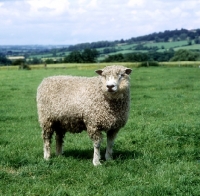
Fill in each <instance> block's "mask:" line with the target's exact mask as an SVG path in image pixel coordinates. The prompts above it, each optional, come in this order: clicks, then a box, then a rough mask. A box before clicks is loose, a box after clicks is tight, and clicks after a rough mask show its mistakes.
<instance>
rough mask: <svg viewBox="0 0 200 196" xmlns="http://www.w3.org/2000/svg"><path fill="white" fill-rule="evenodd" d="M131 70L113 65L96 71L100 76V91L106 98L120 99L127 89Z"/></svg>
mask: <svg viewBox="0 0 200 196" xmlns="http://www.w3.org/2000/svg"><path fill="white" fill-rule="evenodd" d="M131 72H132V70H131V69H129V68H126V67H123V66H118V65H113V66H108V67H105V68H104V69H101V70H96V73H97V74H99V75H100V76H101V81H102V90H103V92H104V94H105V95H106V96H107V97H108V98H122V97H123V93H124V92H125V91H127V89H129V79H130V78H129V75H130V74H131Z"/></svg>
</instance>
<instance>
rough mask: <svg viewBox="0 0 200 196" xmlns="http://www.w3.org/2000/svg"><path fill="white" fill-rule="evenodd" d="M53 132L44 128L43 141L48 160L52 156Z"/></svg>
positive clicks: (45, 155)
mask: <svg viewBox="0 0 200 196" xmlns="http://www.w3.org/2000/svg"><path fill="white" fill-rule="evenodd" d="M52 135H53V132H48V131H44V130H43V141H44V159H46V160H48V159H49V158H50V156H51V146H50V145H51V138H52Z"/></svg>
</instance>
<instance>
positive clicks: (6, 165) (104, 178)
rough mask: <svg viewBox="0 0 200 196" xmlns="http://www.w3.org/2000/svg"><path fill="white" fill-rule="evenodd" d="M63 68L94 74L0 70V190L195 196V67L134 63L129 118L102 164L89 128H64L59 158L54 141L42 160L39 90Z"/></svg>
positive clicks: (198, 158) (199, 91)
mask: <svg viewBox="0 0 200 196" xmlns="http://www.w3.org/2000/svg"><path fill="white" fill-rule="evenodd" d="M63 74H70V75H81V76H93V75H95V74H94V68H93V67H92V68H91V69H76V68H69V69H47V70H43V69H40V70H31V71H19V70H12V69H9V70H1V71H0V86H1V91H0V100H1V106H0V195H6V196H9V195H10V196H11V195H17V196H18V195H20V196H21V195H26V196H29V195H31V196H33V195H34V196H35V195H45V196H46V195H59V196H60V195H63V196H64V195H65V196H66V195H70V196H71V195H72V196H73V195H76V196H79V195H80V196H84V195H87V196H88V195H91V196H94V195H100V196H102V195H109V196H110V195H114V196H118V195H119V196H121V195H127V196H129V195H130V196H132V195H138V196H140V195H145V196H146V195H147V196H152V195H153V196H160V195H182V196H189V195H195V196H197V195H199V193H200V120H199V119H200V107H199V103H200V102H199V100H200V80H199V75H200V69H199V68H187V67H181V68H170V67H158V68H151V67H149V68H134V69H133V74H132V76H131V111H130V118H129V121H128V123H127V125H126V126H125V127H124V128H123V129H122V130H121V131H120V132H119V135H118V137H117V139H116V143H115V147H114V160H113V161H109V162H105V161H104V158H102V166H100V167H94V166H93V165H92V155H93V148H92V142H91V141H90V139H89V137H88V136H87V134H86V132H82V133H81V134H76V135H72V134H66V138H65V148H64V156H62V157H56V156H55V141H53V155H52V158H51V160H49V161H44V160H43V143H42V138H41V129H40V127H39V124H38V121H37V111H36V100H35V97H36V89H37V86H38V85H39V83H40V82H41V80H42V79H43V78H44V77H47V76H50V75H63ZM105 146H106V140H104V142H103V144H102V149H101V153H102V155H103V154H104V152H105ZM102 157H103V156H102Z"/></svg>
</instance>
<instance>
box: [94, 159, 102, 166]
mask: <svg viewBox="0 0 200 196" xmlns="http://www.w3.org/2000/svg"><path fill="white" fill-rule="evenodd" d="M93 165H94V166H98V165H101V163H100V161H99V160H93Z"/></svg>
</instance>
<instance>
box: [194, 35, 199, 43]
mask: <svg viewBox="0 0 200 196" xmlns="http://www.w3.org/2000/svg"><path fill="white" fill-rule="evenodd" d="M194 43H195V44H199V43H200V39H199V36H196V37H195V39H194Z"/></svg>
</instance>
